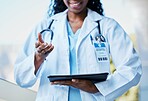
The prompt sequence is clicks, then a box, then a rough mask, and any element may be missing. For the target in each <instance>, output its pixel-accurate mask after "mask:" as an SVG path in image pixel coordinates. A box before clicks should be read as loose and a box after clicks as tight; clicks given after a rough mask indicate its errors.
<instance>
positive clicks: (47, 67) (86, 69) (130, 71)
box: [15, 9, 142, 101]
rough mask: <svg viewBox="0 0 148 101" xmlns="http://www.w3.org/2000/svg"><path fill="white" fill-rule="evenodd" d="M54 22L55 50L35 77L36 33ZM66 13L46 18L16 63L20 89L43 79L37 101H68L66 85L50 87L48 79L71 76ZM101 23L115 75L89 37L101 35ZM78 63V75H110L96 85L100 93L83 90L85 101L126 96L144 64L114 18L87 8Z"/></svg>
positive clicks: (77, 53) (135, 83) (29, 38)
mask: <svg viewBox="0 0 148 101" xmlns="http://www.w3.org/2000/svg"><path fill="white" fill-rule="evenodd" d="M51 19H54V22H53V24H52V26H51V29H52V30H53V32H54V37H53V41H52V44H53V45H54V50H53V51H52V52H51V53H50V54H49V55H48V57H47V60H45V61H44V63H43V64H42V65H41V67H40V69H39V70H38V72H37V74H36V75H34V70H35V67H34V53H35V51H36V50H35V47H34V44H35V42H36V41H37V34H38V33H39V32H40V31H42V30H43V29H46V28H47V27H48V26H49V23H50V21H51ZM66 20H67V10H66V11H64V12H62V13H59V14H56V15H54V16H52V17H51V18H47V19H44V20H43V21H42V22H41V23H40V24H39V25H38V26H37V27H36V28H35V29H34V30H33V31H32V32H31V34H30V36H29V37H28V39H27V41H26V43H25V45H24V47H23V49H22V51H21V52H20V54H19V56H18V58H17V60H16V63H15V80H16V82H17V83H18V85H20V86H21V87H31V86H32V85H33V84H35V82H36V80H37V79H38V78H40V86H39V89H38V93H37V98H36V101H68V89H69V87H67V86H60V85H50V83H49V80H48V78H47V76H48V75H50V74H70V64H69V42H68V34H67V29H66V28H67V27H66ZM97 20H100V25H101V33H102V34H103V36H104V37H105V38H106V40H107V44H108V45H107V46H108V55H109V56H111V57H112V60H113V63H114V65H115V67H116V72H114V74H111V73H110V67H109V61H108V62H107V63H106V64H107V65H105V64H104V65H103V66H102V65H100V64H99V63H98V62H97V59H96V56H95V51H94V47H93V45H92V44H91V40H90V34H91V35H94V34H96V33H98V27H97V25H98V24H97V23H96V21H97ZM49 36H50V35H47V36H46V37H44V36H43V39H44V41H45V42H50V37H49ZM76 61H77V71H78V74H86V73H103V72H108V73H110V75H109V76H108V79H107V80H106V81H104V82H101V83H96V84H95V85H96V87H97V88H98V89H99V91H100V93H96V94H91V93H87V92H84V91H82V90H80V94H81V98H82V101H112V100H114V99H115V98H116V97H118V96H120V95H121V94H123V93H124V92H125V91H127V90H128V89H129V88H130V87H132V86H135V85H137V84H138V82H139V80H140V77H141V74H142V71H141V68H142V67H141V61H140V59H139V57H138V55H137V53H136V51H135V49H134V48H133V44H132V41H131V40H130V38H129V37H128V35H127V34H126V33H125V31H124V30H123V29H122V28H121V26H120V25H119V24H118V23H117V22H116V21H115V20H113V19H110V18H107V17H104V16H100V15H99V14H98V13H96V12H94V11H92V10H90V9H88V15H87V17H86V18H85V20H84V23H83V25H82V28H81V32H80V34H79V38H78V41H77V44H76Z"/></svg>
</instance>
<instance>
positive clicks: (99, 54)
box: [94, 42, 109, 62]
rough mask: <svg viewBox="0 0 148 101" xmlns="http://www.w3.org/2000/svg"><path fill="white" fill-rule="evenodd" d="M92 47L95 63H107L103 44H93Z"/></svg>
mask: <svg viewBox="0 0 148 101" xmlns="http://www.w3.org/2000/svg"><path fill="white" fill-rule="evenodd" d="M94 47H95V52H96V59H97V61H98V62H107V61H108V60H109V58H108V52H107V48H106V44H105V42H94Z"/></svg>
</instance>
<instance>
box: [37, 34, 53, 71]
mask: <svg viewBox="0 0 148 101" xmlns="http://www.w3.org/2000/svg"><path fill="white" fill-rule="evenodd" d="M35 48H36V50H37V51H36V52H35V60H34V64H35V74H36V72H37V70H38V69H39V67H40V65H41V64H42V63H43V61H44V60H45V59H46V57H47V56H48V54H49V53H50V52H51V51H52V50H53V49H54V46H53V45H52V44H48V43H45V42H44V41H43V39H42V36H41V34H40V33H39V34H38V41H37V42H36V43H35Z"/></svg>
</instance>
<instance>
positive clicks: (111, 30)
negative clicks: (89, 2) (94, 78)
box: [96, 19, 142, 101]
mask: <svg viewBox="0 0 148 101" xmlns="http://www.w3.org/2000/svg"><path fill="white" fill-rule="evenodd" d="M106 22H107V23H105V25H104V28H105V29H107V30H106V32H105V33H107V41H108V43H109V48H110V54H111V57H112V60H113V63H114V65H115V68H116V71H115V72H114V73H113V74H111V75H109V77H108V79H107V80H106V81H104V82H101V83H97V84H96V87H97V88H98V89H99V91H100V93H101V94H102V95H103V96H104V100H105V101H113V100H114V99H115V98H117V97H119V96H121V95H122V94H123V93H124V92H126V91H127V90H128V89H129V88H131V87H132V86H135V85H137V84H138V83H139V80H140V77H141V74H142V66H141V61H140V59H139V56H138V54H137V53H136V50H135V49H134V47H133V43H132V41H131V40H130V38H129V37H128V35H127V34H126V33H125V31H124V30H123V29H122V27H121V26H120V25H119V24H118V23H117V22H116V21H115V20H113V19H108V21H106Z"/></svg>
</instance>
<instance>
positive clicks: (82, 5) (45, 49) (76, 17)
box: [34, 0, 99, 93]
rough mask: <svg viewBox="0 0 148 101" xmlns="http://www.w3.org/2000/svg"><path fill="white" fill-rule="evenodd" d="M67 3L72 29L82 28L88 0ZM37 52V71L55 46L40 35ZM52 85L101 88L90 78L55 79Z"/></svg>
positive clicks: (68, 1)
mask: <svg viewBox="0 0 148 101" xmlns="http://www.w3.org/2000/svg"><path fill="white" fill-rule="evenodd" d="M63 2H64V3H65V5H66V6H67V7H68V13H67V19H68V21H69V23H70V26H71V28H72V31H73V32H74V33H75V32H76V31H77V30H78V29H79V28H81V26H82V24H83V21H84V19H85V17H86V16H87V8H86V5H87V3H88V0H63ZM36 49H37V52H36V53H35V61H34V64H35V73H36V72H37V70H38V69H39V67H40V65H41V64H42V63H43V62H44V60H45V58H46V57H47V56H48V54H50V52H52V50H53V49H54V46H53V45H52V44H48V43H45V42H44V41H43V39H42V37H41V34H40V33H39V35H38V41H37V42H36ZM51 84H52V85H66V86H72V87H75V88H78V89H80V90H83V91H86V92H89V93H97V92H99V90H98V89H97V87H96V86H95V85H94V84H93V83H92V82H91V81H89V80H81V79H72V80H69V81H54V82H51Z"/></svg>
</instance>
